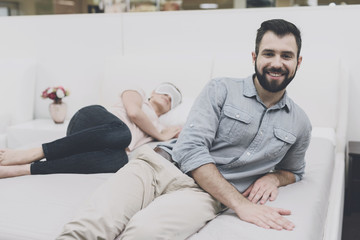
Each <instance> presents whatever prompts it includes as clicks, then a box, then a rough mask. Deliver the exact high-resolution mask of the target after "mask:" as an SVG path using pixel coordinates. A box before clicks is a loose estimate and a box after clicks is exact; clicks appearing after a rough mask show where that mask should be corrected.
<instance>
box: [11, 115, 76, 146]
mask: <svg viewBox="0 0 360 240" xmlns="http://www.w3.org/2000/svg"><path fill="white" fill-rule="evenodd" d="M68 124H69V121H65V122H64V123H63V124H55V123H54V122H53V120H52V119H34V120H32V121H29V122H25V123H20V124H17V125H13V126H10V127H8V129H7V147H8V148H12V149H15V148H29V147H38V146H41V144H42V143H46V142H50V141H54V140H56V139H58V138H61V137H64V136H65V135H66V129H67V126H68Z"/></svg>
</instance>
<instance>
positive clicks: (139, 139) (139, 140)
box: [109, 89, 164, 151]
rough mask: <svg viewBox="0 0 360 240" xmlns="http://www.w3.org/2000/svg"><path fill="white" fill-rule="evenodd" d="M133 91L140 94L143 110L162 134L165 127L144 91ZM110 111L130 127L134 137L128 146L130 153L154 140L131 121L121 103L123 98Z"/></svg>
mask: <svg viewBox="0 0 360 240" xmlns="http://www.w3.org/2000/svg"><path fill="white" fill-rule="evenodd" d="M131 90H134V91H136V92H138V93H139V94H140V96H141V97H142V99H143V104H142V110H143V111H144V113H145V114H146V115H147V117H148V118H149V119H150V121H151V122H152V124H153V125H154V126H155V128H156V129H157V130H158V131H159V132H160V131H161V130H162V129H163V128H164V126H163V125H162V124H161V123H160V121H159V118H158V116H157V115H156V113H155V110H154V109H153V108H152V106H151V104H150V103H149V100H148V98H147V97H146V95H145V92H144V91H143V90H142V89H131ZM121 95H122V93H121V94H120V96H121ZM109 111H110V112H111V113H113V114H114V115H115V116H117V117H118V118H120V119H121V121H123V122H124V123H125V124H126V125H127V126H128V127H129V129H130V132H131V135H132V139H131V143H130V145H129V146H128V148H129V150H130V151H132V150H134V149H135V148H137V147H139V146H141V145H143V144H145V143H148V142H150V141H152V140H153V138H152V137H150V136H149V135H148V134H146V133H145V132H143V131H142V130H141V129H140V128H139V127H138V126H137V125H136V124H135V123H134V122H132V121H131V120H130V119H129V117H128V115H127V113H126V110H125V107H124V105H123V103H122V101H121V97H120V98H119V101H118V102H117V103H115V104H114V105H113V106H111V107H110V110H109Z"/></svg>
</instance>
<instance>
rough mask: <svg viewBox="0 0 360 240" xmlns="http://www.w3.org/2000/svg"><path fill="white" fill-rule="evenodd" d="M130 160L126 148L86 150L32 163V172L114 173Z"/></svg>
mask: <svg viewBox="0 0 360 240" xmlns="http://www.w3.org/2000/svg"><path fill="white" fill-rule="evenodd" d="M127 162H128V156H127V154H126V152H125V150H124V149H118V150H114V149H106V150H100V151H93V152H84V153H79V154H75V155H72V156H69V157H64V158H59V159H56V160H52V161H37V162H34V163H33V164H31V169H30V171H31V174H33V175H35V174H53V173H81V174H90V173H114V172H116V171H117V170H119V169H120V168H121V167H123V166H124V165H125V164H126V163H127Z"/></svg>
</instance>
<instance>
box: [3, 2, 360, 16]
mask: <svg viewBox="0 0 360 240" xmlns="http://www.w3.org/2000/svg"><path fill="white" fill-rule="evenodd" d="M351 4H360V0H148V1H146V0H5V1H1V0H0V16H19V15H48V14H79V13H118V12H146V11H182V10H201V9H204V10H208V9H231V8H256V7H291V6H293V7H305V6H325V5H330V6H335V5H351Z"/></svg>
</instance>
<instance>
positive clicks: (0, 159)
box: [0, 147, 45, 166]
mask: <svg viewBox="0 0 360 240" xmlns="http://www.w3.org/2000/svg"><path fill="white" fill-rule="evenodd" d="M44 157H45V155H44V152H43V149H42V147H36V148H30V149H26V150H18V149H1V150H0V166H1V165H2V166H9V165H22V164H27V163H32V162H34V161H37V160H40V159H42V158H44Z"/></svg>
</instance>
